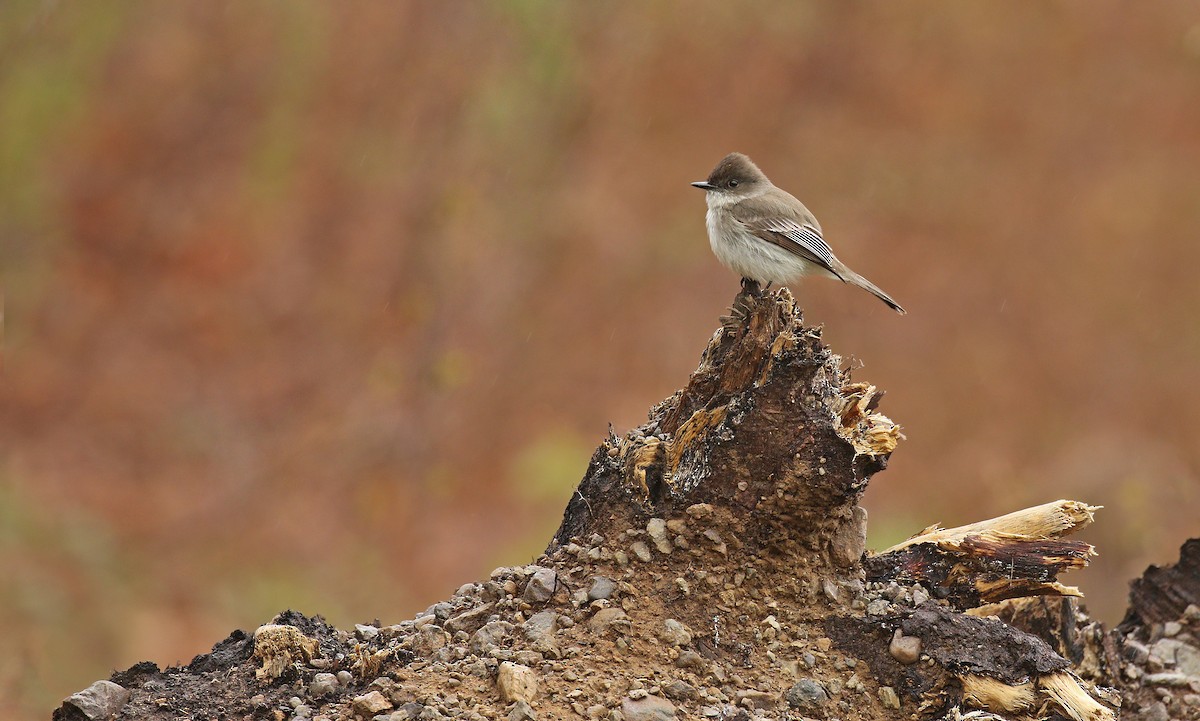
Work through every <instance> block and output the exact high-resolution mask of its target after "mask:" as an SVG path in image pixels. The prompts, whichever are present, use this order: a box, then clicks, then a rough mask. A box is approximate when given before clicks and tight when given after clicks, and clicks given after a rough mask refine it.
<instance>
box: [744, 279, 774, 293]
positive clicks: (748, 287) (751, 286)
mask: <svg viewBox="0 0 1200 721" xmlns="http://www.w3.org/2000/svg"><path fill="white" fill-rule="evenodd" d="M767 287H770V285H768V286H767ZM742 292H743V293H745V294H746V295H749V296H753V297H758V296H760V295H762V289H761V288H759V287H758V281H757V280H751V279H749V278H742Z"/></svg>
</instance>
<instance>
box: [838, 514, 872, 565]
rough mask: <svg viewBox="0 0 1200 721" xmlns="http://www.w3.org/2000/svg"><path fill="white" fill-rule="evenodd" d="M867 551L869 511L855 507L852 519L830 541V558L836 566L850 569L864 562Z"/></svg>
mask: <svg viewBox="0 0 1200 721" xmlns="http://www.w3.org/2000/svg"><path fill="white" fill-rule="evenodd" d="M866 550H867V510H866V509H865V508H863V507H862V506H855V507H854V509H853V510H852V511H851V515H850V519H849V520H848V521H846V522H845V523H843V524H841V525H840V526H838V528H837V530H835V531H834V533H833V536H832V537H831V538H830V539H829V557H830V559H831V560H832V561H833V562H834V564H835V565H838V566H841V567H843V568H849V567H851V566H854V565H855V564H857V563H858V562H859V561H861V560H862V557H863V553H865V552H866Z"/></svg>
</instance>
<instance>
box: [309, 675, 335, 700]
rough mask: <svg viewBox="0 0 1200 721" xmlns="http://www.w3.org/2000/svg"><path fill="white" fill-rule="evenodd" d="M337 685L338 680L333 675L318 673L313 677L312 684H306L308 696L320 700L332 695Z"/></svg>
mask: <svg viewBox="0 0 1200 721" xmlns="http://www.w3.org/2000/svg"><path fill="white" fill-rule="evenodd" d="M339 685H340V684H339V682H338V678H337V676H335V675H334V674H331V673H318V674H316V675H315V676H313V680H312V683H310V684H308V695H309V696H312V697H313V698H320V697H321V696H326V695H328V694H331V693H333V692H334V691H335V690H337V687H338V686H339Z"/></svg>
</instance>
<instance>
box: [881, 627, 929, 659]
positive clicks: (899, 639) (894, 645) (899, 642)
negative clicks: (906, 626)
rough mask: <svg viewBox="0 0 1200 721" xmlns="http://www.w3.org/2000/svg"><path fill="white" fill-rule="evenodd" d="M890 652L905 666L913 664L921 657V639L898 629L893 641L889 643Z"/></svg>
mask: <svg viewBox="0 0 1200 721" xmlns="http://www.w3.org/2000/svg"><path fill="white" fill-rule="evenodd" d="M888 653H890V654H892V658H894V659H896V660H897V661H899V662H900V663H902V664H904V665H905V666H911V665H912V664H914V663H916V662H917V661H918V660H919V659H920V658H921V639H919V638H917V637H916V636H905V635H904V632H903V631H901V630H900V629H896V633H895V635H893V636H892V642H891V643H890V644H888Z"/></svg>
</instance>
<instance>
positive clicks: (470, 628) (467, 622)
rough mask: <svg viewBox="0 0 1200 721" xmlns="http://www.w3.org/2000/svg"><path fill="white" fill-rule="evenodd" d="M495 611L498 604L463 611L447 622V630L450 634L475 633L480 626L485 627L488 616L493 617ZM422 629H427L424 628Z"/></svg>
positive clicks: (488, 604)
mask: <svg viewBox="0 0 1200 721" xmlns="http://www.w3.org/2000/svg"><path fill="white" fill-rule="evenodd" d="M495 610H496V604H494V603H485V604H483V605H480V606H476V607H475V608H472V609H470V610H467V611H463V612H462V613H460V614H458V615H457V616H454V617H453V618H451V619H449V620H448V621H446V630H447V631H449V632H450V633H458V632H459V631H466V632H467V633H474V632H475V631H476V630H477V629H478V628H479V627H480V626H482V625H483V623H484V621H487V618H488V616H490V615H492V612H493V611H495ZM421 628H425V627H424V626H422V627H421Z"/></svg>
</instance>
